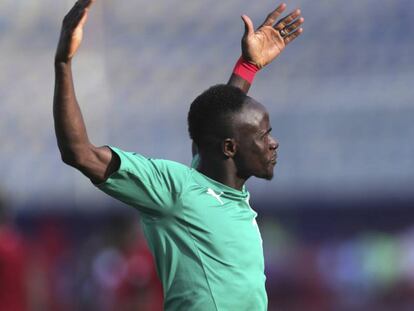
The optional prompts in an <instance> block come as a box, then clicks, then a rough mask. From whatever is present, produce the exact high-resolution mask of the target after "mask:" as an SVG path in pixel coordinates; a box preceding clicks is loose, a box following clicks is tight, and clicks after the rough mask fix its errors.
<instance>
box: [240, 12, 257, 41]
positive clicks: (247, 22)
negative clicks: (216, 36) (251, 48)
mask: <svg viewBox="0 0 414 311" xmlns="http://www.w3.org/2000/svg"><path fill="white" fill-rule="evenodd" d="M241 18H242V20H243V22H244V35H243V37H247V36H249V35H252V34H253V33H254V27H253V22H252V20H251V19H250V17H248V16H247V15H242V16H241Z"/></svg>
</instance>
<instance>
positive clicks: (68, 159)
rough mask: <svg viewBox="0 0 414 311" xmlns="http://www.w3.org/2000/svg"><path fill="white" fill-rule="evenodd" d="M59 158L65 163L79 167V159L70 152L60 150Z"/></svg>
mask: <svg viewBox="0 0 414 311" xmlns="http://www.w3.org/2000/svg"><path fill="white" fill-rule="evenodd" d="M60 158H61V159H62V162H63V163H65V164H66V165H69V166H72V167H75V168H77V167H79V159H78V158H77V157H76V155H74V154H72V153H70V152H61V153H60Z"/></svg>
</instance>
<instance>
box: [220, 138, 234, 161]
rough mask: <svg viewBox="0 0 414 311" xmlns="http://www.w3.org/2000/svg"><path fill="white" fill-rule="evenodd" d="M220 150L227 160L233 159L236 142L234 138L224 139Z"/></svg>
mask: <svg viewBox="0 0 414 311" xmlns="http://www.w3.org/2000/svg"><path fill="white" fill-rule="evenodd" d="M221 149H222V152H223V154H224V155H225V156H226V157H227V158H234V156H235V155H236V152H237V144H236V140H235V139H234V138H226V139H225V140H223V142H222V143H221Z"/></svg>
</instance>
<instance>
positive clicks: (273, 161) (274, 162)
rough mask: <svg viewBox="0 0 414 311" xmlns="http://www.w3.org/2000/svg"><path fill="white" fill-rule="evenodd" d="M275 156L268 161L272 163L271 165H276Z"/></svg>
mask: <svg viewBox="0 0 414 311" xmlns="http://www.w3.org/2000/svg"><path fill="white" fill-rule="evenodd" d="M276 159H277V154H275V155H274V156H273V157H272V158H271V159H270V162H271V163H272V164H276V162H277V160H276Z"/></svg>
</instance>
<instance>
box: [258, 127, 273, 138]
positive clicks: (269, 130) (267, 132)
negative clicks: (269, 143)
mask: <svg viewBox="0 0 414 311" xmlns="http://www.w3.org/2000/svg"><path fill="white" fill-rule="evenodd" d="M271 131H272V128H269V129H268V130H267V131H266V132H264V133H263V134H260V136H261V137H263V136H265V135H267V134H269V133H270V132H271Z"/></svg>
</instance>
